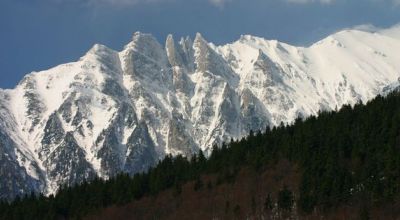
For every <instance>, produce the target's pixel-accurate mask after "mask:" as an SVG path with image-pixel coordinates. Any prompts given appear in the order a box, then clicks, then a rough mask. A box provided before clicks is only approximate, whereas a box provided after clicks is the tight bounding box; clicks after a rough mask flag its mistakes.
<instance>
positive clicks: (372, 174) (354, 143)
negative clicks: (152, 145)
mask: <svg viewBox="0 0 400 220" xmlns="http://www.w3.org/2000/svg"><path fill="white" fill-rule="evenodd" d="M281 159H285V160H289V161H291V162H293V163H294V164H297V165H299V167H300V171H301V183H300V185H299V188H298V189H297V191H298V193H299V196H298V197H297V198H296V199H297V201H296V202H297V204H298V205H297V206H298V208H299V211H300V212H302V213H306V214H307V213H311V212H312V211H314V210H315V209H319V210H330V209H334V208H335V207H338V206H340V205H345V204H362V205H363V206H364V207H370V206H379V205H384V204H386V203H391V202H393V201H395V200H396V199H397V198H398V197H399V189H400V186H399V184H400V181H399V180H400V179H399V177H400V169H399V168H400V93H398V92H395V93H392V94H389V95H388V96H387V97H381V96H378V97H376V98H375V99H374V100H372V101H370V102H368V103H366V104H365V105H364V104H361V103H359V104H356V105H355V106H353V107H352V106H349V105H345V106H343V107H342V108H341V109H340V110H339V111H335V112H320V113H319V114H318V116H311V117H308V118H307V119H301V118H299V119H297V120H296V121H295V122H294V123H293V124H292V125H283V124H282V125H281V126H278V127H274V128H269V127H268V128H266V129H265V130H264V131H256V132H253V131H251V132H250V134H249V135H248V136H247V137H245V138H243V139H241V140H231V141H230V142H229V143H224V144H222V146H214V147H213V150H212V153H211V155H210V156H209V157H208V158H206V157H205V156H204V154H203V153H202V152H199V153H198V154H197V155H193V157H191V158H190V159H188V158H184V157H182V156H177V157H172V156H167V157H165V158H164V159H163V160H161V161H159V163H158V165H157V166H155V167H153V168H150V169H149V170H148V171H147V172H145V173H138V174H135V175H133V176H129V175H127V174H124V173H121V174H118V175H117V176H115V177H113V178H111V179H109V180H102V179H100V178H95V179H93V180H91V181H89V182H85V183H83V184H80V185H76V186H74V187H61V188H60V190H59V191H58V192H57V194H56V195H54V196H53V195H51V196H49V197H45V196H43V195H41V194H39V195H37V194H34V193H32V194H30V195H26V196H24V197H22V198H16V199H15V200H14V201H12V202H7V201H2V202H0V218H1V219H57V218H59V219H64V218H73V219H74V218H77V219H79V218H81V217H83V216H85V215H87V214H90V213H93V212H96V211H97V210H99V209H101V208H104V207H107V206H110V205H120V204H126V203H128V202H130V201H133V200H139V199H141V198H143V197H145V196H154V195H157V194H158V193H160V192H161V191H163V190H166V189H173V190H174V192H175V193H177V194H179V193H180V191H181V187H182V185H183V184H185V183H187V182H189V181H195V190H199V189H201V188H203V187H208V186H207V185H205V184H204V183H202V182H201V176H203V175H208V174H216V175H217V176H218V178H217V179H218V181H217V184H218V182H220V183H222V182H234V181H235V176H236V174H237V173H238V171H239V170H240V169H242V168H243V167H250V168H252V169H254V170H256V171H260V172H261V171H263V170H265V169H267V167H270V166H269V165H271V164H275V163H277V161H279V160H281ZM279 196H280V198H281V200H280V206H282V207H286V208H290V207H289V206H291V205H292V204H293V201H292V199H293V197H292V192H290V191H288V190H287V189H284V190H283V191H281V192H279ZM267 205H269V204H268V203H267V202H266V206H267ZM366 210H367V209H366Z"/></svg>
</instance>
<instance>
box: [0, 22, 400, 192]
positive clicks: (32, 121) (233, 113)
mask: <svg viewBox="0 0 400 220" xmlns="http://www.w3.org/2000/svg"><path fill="white" fill-rule="evenodd" d="M399 51H400V26H395V27H392V28H389V29H385V30H377V31H366V30H361V29H347V30H343V31H340V32H337V33H335V34H333V35H331V36H328V37H326V38H325V39H322V40H321V41H319V42H316V43H314V44H312V45H311V46H309V47H295V46H292V45H289V44H285V43H282V42H279V41H276V40H266V39H263V38H259V37H254V36H250V35H244V36H241V37H240V39H239V40H237V41H235V42H232V43H230V44H226V45H221V46H215V45H214V44H212V43H208V42H207V41H206V40H205V39H204V38H203V37H202V36H201V34H196V37H195V39H194V41H192V40H191V39H190V38H182V39H181V40H180V41H175V40H174V39H173V37H172V35H169V36H168V37H167V40H166V43H165V45H164V46H163V45H161V44H160V43H158V42H157V41H156V40H155V38H154V37H152V36H151V35H149V34H143V33H139V32H136V33H135V34H134V36H133V38H132V41H131V42H129V43H128V44H127V45H126V46H125V48H124V49H123V50H122V51H120V52H118V51H114V50H112V49H110V48H107V47H106V46H103V45H98V44H96V45H94V46H93V48H92V49H91V50H90V51H89V52H87V54H85V55H84V56H83V57H81V58H80V59H79V60H78V61H76V62H72V63H68V64H63V65H60V66H57V67H54V68H52V69H49V70H45V71H41V72H34V73H30V74H28V75H26V76H25V77H24V79H22V80H21V82H20V83H19V84H18V85H17V86H16V87H15V88H14V89H12V90H0V154H1V155H2V156H1V157H0V174H2V176H1V178H0V197H2V198H12V197H14V196H16V195H20V194H23V193H29V192H30V191H36V192H43V193H45V194H52V193H55V192H56V191H57V189H58V188H59V186H60V185H73V184H76V183H81V182H82V181H85V180H90V179H91V178H94V177H95V176H100V177H102V178H105V179H107V178H110V177H112V176H114V175H115V174H117V173H118V172H127V173H130V174H133V173H137V172H142V171H145V170H147V169H148V168H149V167H150V166H153V165H155V164H156V163H157V161H158V160H159V159H161V158H163V157H164V156H165V155H167V154H172V155H177V154H183V155H185V156H190V155H192V154H194V153H196V152H198V151H199V150H200V149H201V150H203V151H204V152H206V153H209V152H210V150H211V147H212V146H213V145H215V144H220V143H221V142H222V141H228V140H230V139H231V138H234V139H237V138H241V137H243V136H245V135H247V134H248V133H249V131H250V130H260V129H261V130H263V129H265V128H266V127H267V126H269V127H272V126H276V125H279V124H280V123H291V122H293V121H294V120H295V119H296V118H298V117H303V118H304V117H307V116H310V115H315V114H317V113H318V112H319V111H331V110H335V109H338V108H340V107H341V106H342V105H344V104H351V105H353V104H355V103H357V102H366V101H368V100H370V99H372V98H374V97H375V96H376V95H378V94H382V93H387V92H388V91H390V90H392V89H395V88H396V87H397V86H398V85H399V82H398V80H399V77H400V53H399ZM10 172H11V173H10ZM10 180H13V181H10Z"/></svg>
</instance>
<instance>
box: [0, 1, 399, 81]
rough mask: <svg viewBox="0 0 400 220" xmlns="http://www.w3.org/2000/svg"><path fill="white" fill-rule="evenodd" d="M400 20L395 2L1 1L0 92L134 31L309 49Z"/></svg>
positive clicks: (118, 41)
mask: <svg viewBox="0 0 400 220" xmlns="http://www.w3.org/2000/svg"><path fill="white" fill-rule="evenodd" d="M398 23H400V0H0V88H12V87H14V86H15V85H16V84H17V83H18V81H20V80H21V79H22V77H23V76H24V75H25V74H27V73H29V72H31V71H40V70H44V69H48V68H50V67H53V66H55V65H58V64H61V63H66V62H71V61H75V60H77V59H78V58H79V57H80V56H82V55H83V54H84V53H85V52H86V51H87V50H88V49H89V48H90V47H91V46H92V45H93V44H95V43H101V44H105V45H107V46H109V47H111V48H113V49H117V50H121V49H122V47H123V45H125V44H126V43H127V42H128V41H129V40H130V38H131V36H132V33H134V32H135V31H142V32H147V33H151V34H153V35H154V36H155V37H156V38H157V39H159V41H160V42H161V43H164V41H165V38H166V35H167V34H169V33H172V34H173V35H174V36H175V37H176V38H180V37H181V36H186V35H189V36H192V37H193V36H194V35H195V33H196V32H200V33H202V34H203V36H204V37H205V38H206V39H207V40H208V41H211V42H214V43H216V44H223V43H228V42H231V41H233V40H236V39H238V38H239V37H240V35H241V34H252V35H256V36H260V37H264V38H267V39H278V40H280V41H283V42H287V43H291V44H295V45H307V44H309V43H311V42H313V41H315V40H318V39H320V38H322V37H324V36H326V35H328V34H330V33H332V32H334V31H336V30H338V29H341V28H346V27H352V26H355V25H361V24H372V25H375V26H378V27H389V26H392V25H395V24H398Z"/></svg>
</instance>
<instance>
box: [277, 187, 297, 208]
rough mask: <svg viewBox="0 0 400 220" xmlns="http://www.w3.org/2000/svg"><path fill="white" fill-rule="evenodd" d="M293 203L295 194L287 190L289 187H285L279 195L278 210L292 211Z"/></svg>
mask: <svg viewBox="0 0 400 220" xmlns="http://www.w3.org/2000/svg"><path fill="white" fill-rule="evenodd" d="M293 203H294V198H293V193H292V191H290V190H289V189H288V188H287V186H285V187H284V188H283V189H282V190H281V191H279V193H278V208H279V209H282V210H291V209H292V207H293Z"/></svg>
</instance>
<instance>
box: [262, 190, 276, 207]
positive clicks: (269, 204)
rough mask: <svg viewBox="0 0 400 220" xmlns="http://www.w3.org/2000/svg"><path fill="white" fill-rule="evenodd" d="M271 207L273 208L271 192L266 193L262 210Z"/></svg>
mask: <svg viewBox="0 0 400 220" xmlns="http://www.w3.org/2000/svg"><path fill="white" fill-rule="evenodd" d="M273 208H274V201H273V200H272V196H271V194H270V193H268V195H267V197H266V198H265V202H264V210H265V211H270V210H272V209H273Z"/></svg>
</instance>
